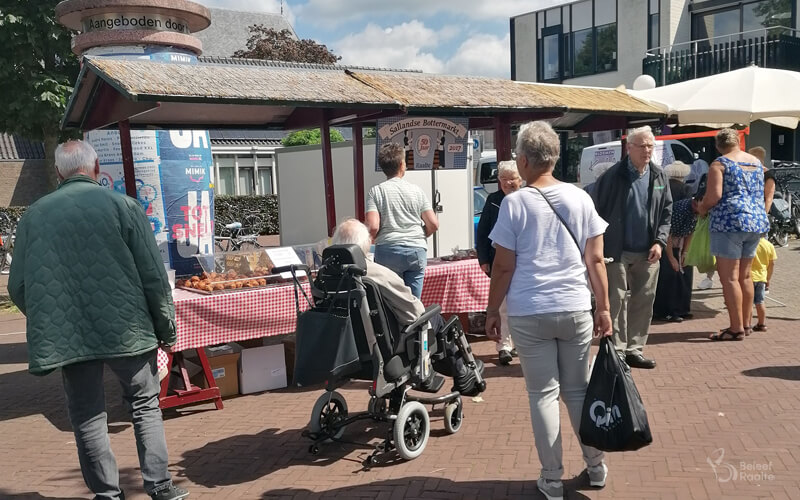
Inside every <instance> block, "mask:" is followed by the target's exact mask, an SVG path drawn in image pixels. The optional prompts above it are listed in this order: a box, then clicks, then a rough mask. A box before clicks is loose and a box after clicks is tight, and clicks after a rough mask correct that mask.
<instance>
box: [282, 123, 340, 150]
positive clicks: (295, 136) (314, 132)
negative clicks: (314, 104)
mask: <svg viewBox="0 0 800 500" xmlns="http://www.w3.org/2000/svg"><path fill="white" fill-rule="evenodd" d="M321 142H322V133H321V132H320V130H319V129H318V128H315V129H308V130H298V131H296V132H292V133H291V134H289V135H287V136H286V137H284V138H283V140H282V141H281V144H283V145H284V146H287V147H288V146H307V145H309V144H319V143H321ZM331 142H332V143H333V142H344V137H342V133H341V132H339V131H338V130H336V129H331Z"/></svg>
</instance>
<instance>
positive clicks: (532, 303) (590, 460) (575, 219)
mask: <svg viewBox="0 0 800 500" xmlns="http://www.w3.org/2000/svg"><path fill="white" fill-rule="evenodd" d="M560 149H561V146H560V143H559V140H558V135H557V134H556V132H555V131H554V130H553V128H552V127H551V126H550V125H549V124H547V123H545V122H533V123H530V124H528V125H527V126H525V127H523V128H522V130H521V131H520V133H519V135H518V136H517V167H518V168H519V173H520V175H521V176H522V178H523V179H524V180H525V184H526V186H525V187H523V188H522V189H520V190H519V191H517V192H515V193H511V194H509V195H507V196H506V197H505V199H504V200H503V203H502V205H501V206H500V213H499V215H498V218H497V223H496V224H495V226H494V229H493V230H492V232H491V234H490V235H489V237H490V238H491V239H492V241H493V242H494V246H495V250H496V254H495V259H494V266H493V268H492V281H491V285H490V291H489V305H488V307H487V310H486V314H487V318H486V334H487V336H489V338H491V339H493V340H497V339H498V338H499V337H500V333H499V332H500V327H501V324H502V321H503V318H502V317H501V316H500V314H499V309H500V304H501V303H502V302H503V299H504V298H505V300H507V302H508V323H509V329H510V330H511V337H512V338H513V339H514V344H515V345H516V347H517V351H518V353H519V360H520V365H521V366H522V373H523V375H524V376H525V385H526V386H527V390H528V398H529V401H530V412H531V424H532V426H533V435H534V439H535V442H536V451H537V452H538V454H539V461H540V463H541V464H542V469H541V476H540V478H539V480H538V481H537V486H538V488H539V490H540V491H541V492H542V493H544V494H545V495H546V496H547V498H549V499H555V498H562V497H563V495H564V487H563V484H562V482H561V477H562V476H563V475H564V468H563V464H562V454H561V420H560V416H559V404H558V399H559V397H561V398H562V399H563V400H564V403H565V404H566V406H567V411H568V413H569V417H570V421H571V422H572V426H573V429H574V430H575V434H576V435H577V434H578V427H579V426H580V420H581V411H582V408H583V400H584V398H585V396H586V388H587V386H588V383H589V361H590V358H591V356H590V346H591V342H592V337H593V332H594V336H595V337H600V336H610V335H611V314H610V312H609V302H608V282H607V278H606V270H605V264H604V261H603V233H604V232H605V229H606V227H607V226H608V224H607V223H606V222H605V221H604V220H603V219H602V218H600V216H599V215H598V214H597V211H596V210H595V208H594V203H593V202H592V199H591V198H590V197H589V195H588V194H586V193H585V192H584V191H583V190H581V189H579V188H578V187H576V186H573V185H572V184H569V183H563V182H560V181H558V180H557V179H556V178H555V177H553V168H554V167H555V164H556V161H557V160H558V155H559V151H560ZM587 271H588V274H589V278H590V279H589V284H590V285H591V289H592V291H593V292H594V296H595V300H596V312H595V315H594V321H592V314H591V312H590V309H591V293H590V291H589V286H587V285H588V284H587V282H586V273H587ZM581 449H582V450H583V459H584V461H585V462H586V466H587V472H588V475H589V481H590V484H591V485H592V486H595V487H603V486H605V483H606V476H607V472H608V469H607V467H606V465H605V463H604V462H603V457H604V455H603V453H602V452H601V451H599V450H597V449H595V448H592V447H589V446H584V445H583V444H581Z"/></svg>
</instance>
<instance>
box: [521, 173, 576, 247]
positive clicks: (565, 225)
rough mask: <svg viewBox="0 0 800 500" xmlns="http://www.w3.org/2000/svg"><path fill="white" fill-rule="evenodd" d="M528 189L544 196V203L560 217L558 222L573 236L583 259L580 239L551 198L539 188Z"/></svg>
mask: <svg viewBox="0 0 800 500" xmlns="http://www.w3.org/2000/svg"><path fill="white" fill-rule="evenodd" d="M526 187H529V188H531V189H535V190H536V191H537V192H538V193H539V194H540V195H542V198H544V201H546V202H547V204H548V205H550V208H551V209H552V210H553V213H554V214H556V217H558V220H560V221H561V223H562V224H563V225H564V227H565V228H566V229H567V232H568V233H569V235H570V236H572V241H574V242H575V246H577V247H578V253H579V254H581V257H582V256H583V250H581V245H580V243H578V238H576V237H575V233H573V232H572V229H570V228H569V225H568V224H567V221H565V220H564V218H563V217H561V214H559V213H558V211H557V210H556V207H554V206H553V203H552V202H551V201H550V198H548V197H547V195H546V194H544V192H542V190H541V189H539V188H537V187H536V186H526Z"/></svg>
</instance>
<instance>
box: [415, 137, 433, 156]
mask: <svg viewBox="0 0 800 500" xmlns="http://www.w3.org/2000/svg"><path fill="white" fill-rule="evenodd" d="M430 151H431V136H429V135H427V134H422V135H421V136H419V139H417V152H418V153H419V154H420V156H428V153H430Z"/></svg>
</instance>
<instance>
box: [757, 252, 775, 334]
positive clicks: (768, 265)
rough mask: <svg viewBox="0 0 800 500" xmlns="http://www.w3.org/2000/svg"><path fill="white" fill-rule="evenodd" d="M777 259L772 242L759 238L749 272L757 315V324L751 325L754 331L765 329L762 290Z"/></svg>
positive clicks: (764, 308) (765, 310)
mask: <svg viewBox="0 0 800 500" xmlns="http://www.w3.org/2000/svg"><path fill="white" fill-rule="evenodd" d="M777 259H778V254H777V253H775V247H774V246H772V243H770V242H769V241H767V239H766V238H761V240H760V241H759V242H758V248H756V256H755V258H754V259H753V264H752V265H751V266H750V274H751V276H752V277H753V287H754V288H755V294H754V295H753V304H754V305H755V306H756V315H757V316H758V324H757V325H756V326H754V327H753V331H754V332H766V331H767V325H766V320H767V307H766V306H765V305H764V291H765V290H766V289H767V288H769V281H770V279H772V271H773V269H774V267H775V261H776V260H777Z"/></svg>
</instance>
